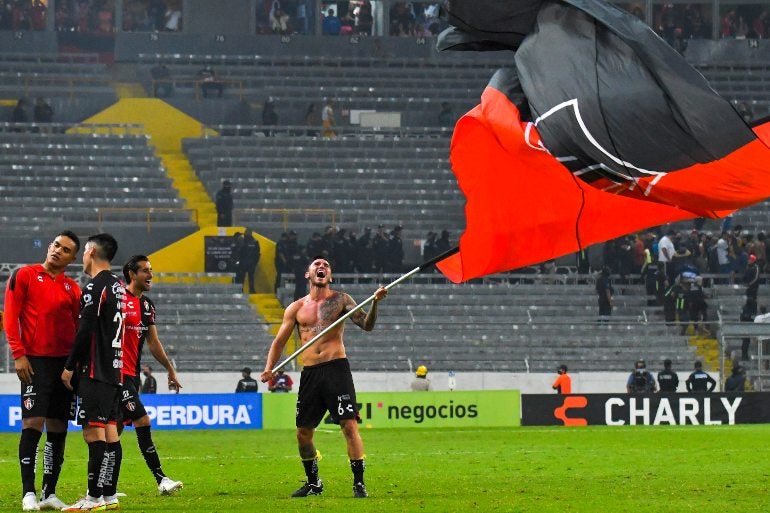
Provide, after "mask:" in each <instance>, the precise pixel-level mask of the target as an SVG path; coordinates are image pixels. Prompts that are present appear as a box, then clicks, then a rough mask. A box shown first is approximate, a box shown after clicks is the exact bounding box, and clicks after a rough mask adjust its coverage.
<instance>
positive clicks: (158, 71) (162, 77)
mask: <svg viewBox="0 0 770 513" xmlns="http://www.w3.org/2000/svg"><path fill="white" fill-rule="evenodd" d="M150 76H151V77H152V94H153V95H154V96H155V97H156V98H168V97H169V96H171V94H172V93H173V92H174V82H173V79H172V78H171V71H169V69H168V66H166V65H165V64H161V65H158V66H153V67H152V68H151V69H150Z"/></svg>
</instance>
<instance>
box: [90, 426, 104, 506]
mask: <svg viewBox="0 0 770 513" xmlns="http://www.w3.org/2000/svg"><path fill="white" fill-rule="evenodd" d="M106 452H107V442H105V441H102V440H97V441H96V442H88V495H90V496H91V497H93V498H94V499H98V498H99V497H101V496H102V495H104V493H103V492H102V482H103V479H104V475H103V473H104V460H105V453H106Z"/></svg>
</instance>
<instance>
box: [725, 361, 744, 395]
mask: <svg viewBox="0 0 770 513" xmlns="http://www.w3.org/2000/svg"><path fill="white" fill-rule="evenodd" d="M745 391H746V369H744V368H743V367H741V366H740V365H736V366H734V367H733V372H732V374H730V377H729V378H727V380H726V381H725V392H745Z"/></svg>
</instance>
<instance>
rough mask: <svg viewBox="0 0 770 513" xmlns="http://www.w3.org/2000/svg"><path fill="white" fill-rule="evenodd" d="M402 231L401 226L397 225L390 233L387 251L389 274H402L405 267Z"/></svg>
mask: <svg viewBox="0 0 770 513" xmlns="http://www.w3.org/2000/svg"><path fill="white" fill-rule="evenodd" d="M402 230H403V228H402V227H401V225H396V226H395V227H394V228H393V230H392V231H391V232H390V240H388V249H387V253H388V260H387V264H388V265H387V269H386V270H387V271H388V272H396V273H397V272H401V270H402V269H403V267H404V243H403V241H402V240H401V231H402Z"/></svg>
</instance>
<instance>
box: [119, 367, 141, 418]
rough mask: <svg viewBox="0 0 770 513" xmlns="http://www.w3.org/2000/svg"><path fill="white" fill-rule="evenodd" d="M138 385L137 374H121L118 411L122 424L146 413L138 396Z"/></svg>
mask: <svg viewBox="0 0 770 513" xmlns="http://www.w3.org/2000/svg"><path fill="white" fill-rule="evenodd" d="M140 387H141V385H140V383H139V376H126V375H125V374H124V375H123V390H122V391H121V392H120V411H121V414H122V415H123V424H125V425H126V426H128V425H130V424H131V423H132V422H133V421H135V420H138V419H141V418H142V417H144V416H145V415H147V410H146V409H145V408H144V404H143V403H142V400H141V399H140V398H139V388H140Z"/></svg>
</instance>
